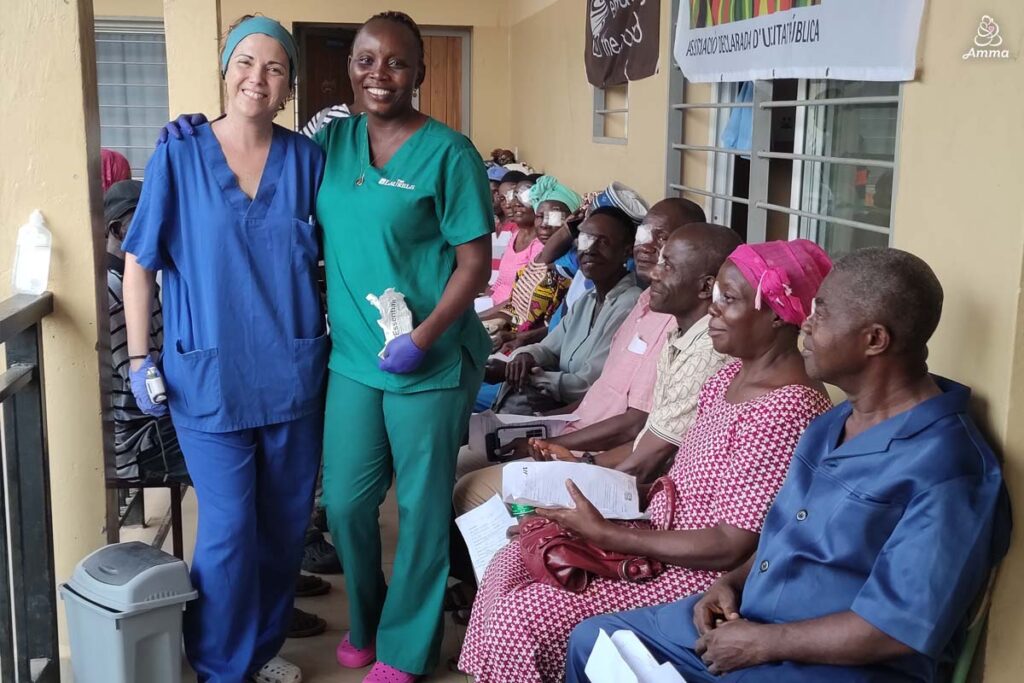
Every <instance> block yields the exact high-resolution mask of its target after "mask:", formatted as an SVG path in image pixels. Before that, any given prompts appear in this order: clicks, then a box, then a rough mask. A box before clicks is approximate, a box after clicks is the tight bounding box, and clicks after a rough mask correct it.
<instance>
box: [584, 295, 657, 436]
mask: <svg viewBox="0 0 1024 683" xmlns="http://www.w3.org/2000/svg"><path fill="white" fill-rule="evenodd" d="M675 328H676V319H675V317H674V316H671V315H668V314H666V313H655V312H654V311H652V310H651V291H650V290H649V289H647V290H644V292H643V294H641V295H640V298H639V299H637V302H636V305H635V306H633V310H632V311H630V312H629V317H627V318H626V320H625V321H624V322H623V323H622V326H621V327H619V330H618V331H617V332H616V333H615V336H614V337H612V346H611V351H609V353H608V360H607V361H605V364H604V369H603V370H602V371H601V376H600V377H599V378H598V379H597V381H596V382H594V384H593V386H591V387H590V390H589V391H587V395H586V396H584V397H583V402H582V403H580V405H579V407H578V408H577V409H576V410H574V411H573V412H574V413H576V414H577V415H579V416H580V419H579V420H577V421H576V422H573V423H572V424H570V425H569V426H568V427H566V430H565V431H566V432H574V431H577V430H580V429H583V428H584V427H588V426H590V425H592V424H596V423H598V422H601V421H602V420H606V419H608V418H609V417H614V416H615V415H621V414H622V413H624V412H626V409H627V408H636V409H637V410H642V411H644V412H645V413H650V412H651V405H652V402H653V400H654V382H655V380H656V378H657V374H658V357H659V356H660V355H661V347H662V346H664V344H665V339H666V338H667V337H668V333H669V332H670V331H672V330H674V329H675Z"/></svg>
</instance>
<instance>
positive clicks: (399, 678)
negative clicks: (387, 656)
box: [363, 662, 420, 683]
mask: <svg viewBox="0 0 1024 683" xmlns="http://www.w3.org/2000/svg"><path fill="white" fill-rule="evenodd" d="M419 679H420V677H419V676H417V675H416V674H410V673H406V672H405V671H399V670H398V669H396V668H395V667H393V666H390V665H388V664H385V663H384V662H377V663H376V664H374V665H373V668H372V669H370V673H368V674H366V678H364V679H363V683H415V682H416V681H418V680H419Z"/></svg>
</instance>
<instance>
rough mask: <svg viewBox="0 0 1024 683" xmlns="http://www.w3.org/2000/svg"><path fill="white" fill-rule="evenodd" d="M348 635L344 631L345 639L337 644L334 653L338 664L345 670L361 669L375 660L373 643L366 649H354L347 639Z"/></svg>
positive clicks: (375, 649)
mask: <svg viewBox="0 0 1024 683" xmlns="http://www.w3.org/2000/svg"><path fill="white" fill-rule="evenodd" d="M349 635H350V633H349V632H348V631H346V632H345V637H344V638H342V639H341V642H340V643H338V649H336V650H335V651H334V654H335V657H337V659H338V664H340V665H342V666H343V667H345V668H346V669H362V668H363V667H364V666H367V665H368V664H369V663H370V662H372V661H373V660H375V659H377V648H375V647H374V645H373V643H370V644H369V645H367V646H366V647H356V646H355V645H353V644H352V641H350V640H349V639H348V637H349Z"/></svg>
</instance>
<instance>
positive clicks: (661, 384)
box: [452, 200, 740, 514]
mask: <svg viewBox="0 0 1024 683" xmlns="http://www.w3.org/2000/svg"><path fill="white" fill-rule="evenodd" d="M665 201H671V200H665ZM675 201H686V200H675ZM662 204H663V202H659V203H658V204H655V205H654V208H652V209H651V213H654V212H655V211H658V210H659V207H661V206H662ZM645 220H646V219H645ZM739 243H740V238H739V236H738V235H737V234H736V233H735V232H734V231H733V230H731V229H730V228H727V227H725V226H721V225H712V224H709V223H690V224H688V225H684V226H682V227H680V228H678V229H676V230H675V231H674V232H672V233H671V236H670V237H669V238H668V240H667V242H663V244H664V249H663V250H662V259H661V263H660V264H659V265H654V267H653V268H652V269H651V270H650V271H649V273H648V275H649V277H650V279H651V286H650V288H649V289H648V290H647V291H646V292H644V294H643V295H642V296H641V300H640V302H642V303H643V304H644V305H645V306H646V307H647V308H648V309H649V310H650V311H652V312H653V313H650V314H649V316H648V317H650V316H655V315H657V316H664V317H668V318H669V319H670V320H671V321H672V324H671V327H670V328H669V329H668V331H667V333H666V331H665V330H664V329H661V330H659V338H658V339H646V340H645V339H643V338H641V337H639V336H637V333H636V332H634V331H633V330H632V329H627V326H629V322H630V320H633V316H630V319H629V320H627V321H626V323H624V324H623V326H622V329H620V330H619V332H618V333H616V337H615V342H613V353H614V352H615V350H616V347H619V348H620V349H621V351H620V353H618V354H616V355H609V356H608V362H607V363H606V364H605V369H604V372H602V373H601V379H599V380H598V382H597V383H595V384H594V387H593V388H592V389H591V390H590V391H589V392H587V396H586V398H585V399H584V404H589V403H590V402H591V399H592V398H595V399H596V398H597V397H596V396H592V394H594V392H596V391H598V390H599V389H600V388H601V386H600V385H602V383H604V382H605V381H606V379H605V378H606V375H609V374H612V375H614V369H615V368H614V367H613V362H614V361H616V360H618V359H619V358H622V359H623V360H628V359H630V358H635V357H636V356H637V352H639V351H640V350H641V347H642V349H643V351H644V352H646V351H647V347H648V345H650V347H652V348H653V347H655V346H657V348H658V349H660V351H659V353H658V354H657V362H656V363H650V365H652V366H654V367H653V370H654V372H655V374H656V377H655V378H654V380H653V387H652V381H651V380H648V381H647V382H646V383H645V384H644V387H643V388H644V390H645V394H646V395H645V396H644V397H643V399H642V400H643V401H645V402H646V403H645V404H644V411H645V412H643V413H641V414H642V415H644V416H645V419H644V420H643V422H641V423H639V424H637V426H636V428H634V429H631V430H629V432H628V433H625V434H623V433H622V432H623V430H624V429H625V428H626V426H627V425H628V424H629V423H628V422H626V419H625V418H626V416H624V415H621V416H620V415H617V416H615V417H613V418H609V419H608V420H606V421H603V422H601V423H598V424H596V425H590V426H588V427H584V428H583V429H580V430H577V431H569V432H567V433H563V434H561V435H559V436H556V437H553V438H551V439H548V440H546V441H540V440H537V439H532V440H531V441H530V443H529V444H527V443H518V444H516V445H517V446H520V448H517V454H519V453H518V451H522V453H521V455H522V456H523V457H525V456H533V457H534V458H536V459H538V460H547V459H550V458H552V457H555V458H558V459H561V460H568V461H570V462H573V461H580V460H582V461H583V462H590V463H593V464H597V465H602V466H604V467H614V468H617V469H620V470H622V471H624V472H629V473H630V474H633V475H634V476H636V477H638V479H640V480H641V481H643V482H646V481H650V480H652V479H653V478H654V477H656V476H657V474H660V473H661V472H663V471H664V469H665V464H666V462H667V461H668V460H669V459H670V458H671V457H672V456H673V455H675V454H676V451H678V450H679V445H680V443H681V442H682V437H683V434H685V433H686V430H687V429H688V428H689V426H690V424H691V423H692V422H693V418H694V417H695V416H696V414H697V397H698V396H699V394H700V389H701V387H702V386H703V384H704V382H705V381H706V380H707V379H708V378H710V377H711V376H712V375H714V374H715V373H717V372H718V371H719V370H721V369H722V366H723V365H725V363H726V361H727V360H729V359H728V358H727V357H726V356H724V355H723V354H721V353H718V352H717V351H715V349H714V346H713V345H712V343H711V336H710V334H709V330H708V320H709V317H708V307H709V306H710V305H711V296H712V291H713V287H714V283H715V275H716V274H717V273H718V270H719V268H721V266H722V263H723V262H725V259H726V258H728V256H729V254H731V253H732V251H733V250H734V249H735V248H736V247H737V246H738V245H739ZM634 253H639V250H638V249H635V250H634ZM648 268H649V264H648V263H647V262H642V261H640V260H637V273H638V275H639V273H641V271H643V272H648V271H647V269H648ZM640 302H638V305H640ZM634 310H635V309H634ZM630 327H632V326H630ZM623 331H626V333H627V335H628V336H623ZM666 339H667V343H666ZM626 344H629V347H628V349H627V347H626ZM652 389H653V390H652ZM639 400H640V399H637V398H634V399H633V400H632V401H631V403H637V402H638V401H639ZM581 408H582V405H581ZM630 410H635V409H633V408H630ZM627 412H628V411H627ZM637 412H640V411H637ZM641 425H642V427H643V429H642V431H641V428H640V427H641ZM638 435H639V438H637V436H638ZM623 437H625V438H623ZM522 442H526V439H522ZM591 451H593V452H595V453H596V455H594V453H592V452H591ZM465 457H466V456H464V455H461V454H460V465H461V464H462V462H463V458H465ZM502 467H503V465H500V464H498V465H491V466H490V467H485V468H483V469H480V470H477V471H475V472H470V473H468V474H466V475H465V476H463V477H462V478H460V479H459V481H458V482H457V483H456V485H455V494H454V496H453V498H452V500H453V502H454V504H455V511H456V513H457V514H462V513H464V512H467V511H469V510H471V509H473V508H474V507H476V506H477V505H480V504H481V503H483V502H484V501H486V500H487V499H488V498H490V497H491V496H493V495H494V494H495V493H500V492H501V470H502Z"/></svg>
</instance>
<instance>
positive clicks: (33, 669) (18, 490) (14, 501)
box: [0, 292, 60, 683]
mask: <svg viewBox="0 0 1024 683" xmlns="http://www.w3.org/2000/svg"><path fill="white" fill-rule="evenodd" d="M52 312H53V295H52V294H50V293H49V292H44V293H43V294H41V295H39V296H32V295H28V294H18V295H15V296H12V297H10V298H9V299H6V300H4V301H2V302H0V344H3V345H4V350H5V352H6V356H7V370H6V371H5V372H4V373H3V374H2V375H0V403H2V405H3V454H4V458H3V468H2V474H3V486H2V487H0V538H2V539H4V543H3V548H2V552H0V579H2V581H3V585H2V586H0V681H2V682H3V683H29V682H30V681H31V682H33V683H36V682H38V683H59V681H60V655H59V650H58V644H57V590H56V580H55V574H54V568H53V524H52V521H51V508H50V464H49V455H48V452H47V443H46V405H45V397H44V392H43V356H42V335H41V333H40V325H39V323H40V321H42V319H43V318H44V317H46V316H47V315H49V314H50V313H52Z"/></svg>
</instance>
